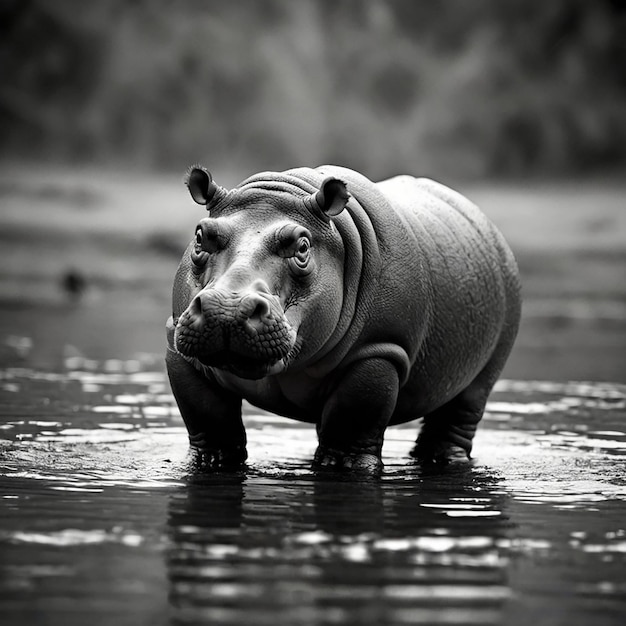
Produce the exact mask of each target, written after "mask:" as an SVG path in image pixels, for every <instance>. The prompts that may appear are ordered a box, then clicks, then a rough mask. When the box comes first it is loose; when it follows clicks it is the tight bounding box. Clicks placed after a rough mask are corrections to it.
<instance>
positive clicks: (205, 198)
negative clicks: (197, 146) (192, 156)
mask: <svg viewBox="0 0 626 626" xmlns="http://www.w3.org/2000/svg"><path fill="white" fill-rule="evenodd" d="M185 184H186V185H187V187H188V189H189V193H190V194H191V197H192V198H193V199H194V200H195V201H196V202H197V203H198V204H210V203H211V201H212V200H214V199H215V200H217V199H219V197H220V196H221V195H222V194H223V192H224V190H223V189H222V188H221V187H219V186H218V185H216V184H215V182H214V181H213V177H212V176H211V173H210V172H209V171H208V170H207V169H206V168H204V167H202V166H201V165H192V166H191V167H190V168H189V170H188V171H187V176H185Z"/></svg>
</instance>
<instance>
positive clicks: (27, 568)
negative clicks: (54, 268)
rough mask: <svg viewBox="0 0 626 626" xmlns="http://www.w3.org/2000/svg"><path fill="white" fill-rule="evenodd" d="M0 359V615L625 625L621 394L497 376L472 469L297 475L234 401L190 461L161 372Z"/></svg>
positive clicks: (131, 364) (300, 437)
mask: <svg viewBox="0 0 626 626" xmlns="http://www.w3.org/2000/svg"><path fill="white" fill-rule="evenodd" d="M156 369H157V371H150V370H151V368H146V367H145V366H143V365H142V364H141V363H139V362H137V361H106V362H93V361H87V360H84V359H80V358H73V359H69V360H68V362H67V367H66V368H65V369H63V371H57V372H50V371H42V370H34V369H27V368H21V369H20V368H13V369H10V368H9V369H4V370H0V624H3V625H4V626H9V625H11V626H12V625H14V624H15V625H17V624H37V625H39V624H54V625H66V624H69V625H72V624H81V625H83V624H88V625H89V626H95V625H98V624H107V625H108V624H113V625H115V626H121V625H122V624H132V625H141V624H146V625H148V624H226V625H228V624H237V625H240V624H241V625H246V626H253V625H256V624H259V625H260V624H263V625H265V624H267V625H268V626H269V625H289V626H297V625H316V626H317V625H323V624H341V625H347V624H363V625H368V624H372V625H376V626H385V625H394V624H506V625H508V624H520V625H521V624H524V625H527V624H533V625H534V626H536V625H539V624H550V625H553V624H567V625H568V626H573V625H578V624H580V625H581V626H582V625H585V626H586V625H589V624H592V625H593V626H599V625H605V624H606V625H608V624H615V625H617V624H619V625H622V624H624V623H626V467H625V464H624V461H625V459H626V386H623V385H609V384H598V383H594V384H575V383H546V382H542V383H532V382H518V381H501V382H500V383H499V385H498V387H497V388H496V391H495V392H494V394H493V395H492V397H491V402H490V404H489V406H488V413H487V415H486V417H485V419H484V421H483V423H482V425H481V428H480V430H479V433H478V435H477V439H476V442H475V449H474V455H475V458H474V460H473V462H472V463H456V464H451V465H450V466H448V467H447V468H445V469H444V470H438V471H437V472H434V471H425V470H422V469H421V468H420V467H419V466H418V465H415V464H414V463H413V462H411V461H410V460H409V458H408V451H409V450H410V448H411V445H412V442H413V440H414V438H415V433H416V425H415V424H413V425H408V426H405V427H398V428H393V429H390V430H389V431H388V434H387V438H386V443H385V448H384V461H385V472H384V475H383V477H382V478H380V479H365V478H348V477H344V476H340V475H336V474H324V473H322V474H316V473H314V472H312V471H311V469H310V459H311V458H312V454H313V452H314V449H315V445H316V441H315V433H314V430H313V428H311V427H309V426H304V425H301V424H298V423H295V422H291V421H288V420H285V419H282V418H277V417H275V416H272V415H269V414H264V413H262V412H261V411H259V410H257V409H255V408H253V407H250V406H247V407H246V410H245V413H246V424H247V428H248V439H249V453H250V457H249V462H248V467H247V469H246V470H245V471H241V472H239V473H217V474H213V475H206V474H199V473H197V472H195V471H194V469H193V468H192V467H191V466H190V465H189V463H188V459H187V445H186V434H185V431H184V428H183V425H182V421H181V419H180V417H179V415H178V411H177V409H176V407H175V405H174V403H173V399H172V396H171V395H170V392H169V387H168V385H167V383H166V379H165V375H164V373H163V371H162V370H161V369H158V368H156Z"/></svg>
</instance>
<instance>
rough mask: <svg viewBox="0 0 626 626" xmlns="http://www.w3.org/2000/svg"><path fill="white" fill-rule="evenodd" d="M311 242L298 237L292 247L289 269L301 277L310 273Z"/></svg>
mask: <svg viewBox="0 0 626 626" xmlns="http://www.w3.org/2000/svg"><path fill="white" fill-rule="evenodd" d="M310 261H311V241H310V240H309V238H308V237H299V238H298V240H297V241H296V244H295V246H294V247H293V256H292V257H291V259H290V262H291V268H292V270H293V271H294V273H295V274H298V275H300V276H303V275H304V274H308V273H309V272H310V271H311V269H312V268H311V266H310V265H311V263H310Z"/></svg>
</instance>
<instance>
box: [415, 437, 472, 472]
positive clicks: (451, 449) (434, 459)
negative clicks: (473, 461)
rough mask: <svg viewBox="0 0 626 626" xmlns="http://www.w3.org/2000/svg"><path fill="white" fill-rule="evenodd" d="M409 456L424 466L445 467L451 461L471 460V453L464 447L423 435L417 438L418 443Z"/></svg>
mask: <svg viewBox="0 0 626 626" xmlns="http://www.w3.org/2000/svg"><path fill="white" fill-rule="evenodd" d="M409 454H410V455H411V456H412V457H413V458H414V459H417V460H418V461H419V462H420V463H421V464H422V465H438V466H444V465H447V464H448V463H450V462H451V461H467V460H468V459H470V453H469V451H468V450H467V449H466V448H464V447H461V446H458V445H456V444H454V443H451V442H449V441H443V440H441V439H439V440H433V439H430V438H429V437H423V436H421V435H420V436H419V437H418V438H417V442H416V444H415V446H414V447H413V449H412V450H411V452H410V453H409Z"/></svg>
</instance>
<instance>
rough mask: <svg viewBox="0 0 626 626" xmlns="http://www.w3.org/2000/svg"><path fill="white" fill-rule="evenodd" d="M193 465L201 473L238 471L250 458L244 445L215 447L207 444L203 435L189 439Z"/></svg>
mask: <svg viewBox="0 0 626 626" xmlns="http://www.w3.org/2000/svg"><path fill="white" fill-rule="evenodd" d="M189 443H190V448H189V450H190V454H191V464H192V466H193V468H194V469H195V470H199V471H219V470H236V469H239V468H241V467H242V466H243V465H244V464H245V462H246V459H247V458H248V452H247V450H246V447H245V446H243V445H239V446H238V445H232V446H228V447H227V446H223V447H215V446H211V445H209V444H207V442H206V440H205V438H204V436H203V435H193V436H190V437H189Z"/></svg>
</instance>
